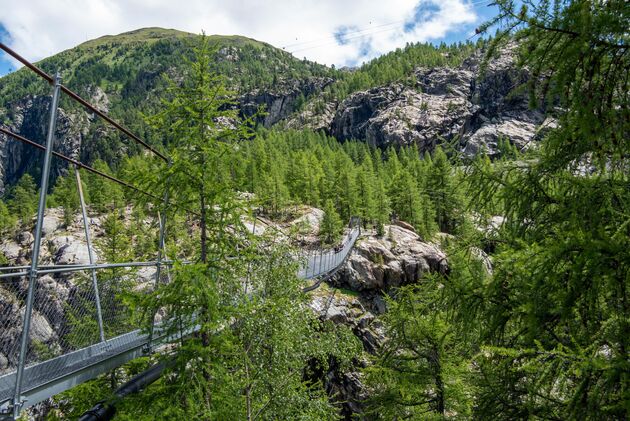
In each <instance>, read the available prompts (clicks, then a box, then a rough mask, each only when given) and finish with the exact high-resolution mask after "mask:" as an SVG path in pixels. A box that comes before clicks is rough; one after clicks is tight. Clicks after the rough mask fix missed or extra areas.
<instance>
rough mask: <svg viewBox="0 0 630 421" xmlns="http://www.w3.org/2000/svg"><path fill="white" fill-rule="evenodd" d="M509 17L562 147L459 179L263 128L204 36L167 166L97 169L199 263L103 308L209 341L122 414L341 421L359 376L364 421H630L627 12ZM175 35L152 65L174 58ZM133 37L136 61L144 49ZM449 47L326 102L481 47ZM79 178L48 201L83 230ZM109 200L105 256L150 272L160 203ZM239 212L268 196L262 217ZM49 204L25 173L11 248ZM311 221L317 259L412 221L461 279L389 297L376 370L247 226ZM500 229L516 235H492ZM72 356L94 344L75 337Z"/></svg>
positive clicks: (101, 191) (271, 243)
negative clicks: (334, 389) (140, 191)
mask: <svg viewBox="0 0 630 421" xmlns="http://www.w3.org/2000/svg"><path fill="white" fill-rule="evenodd" d="M497 3H498V6H499V8H500V11H501V15H500V16H499V17H498V18H497V20H496V21H493V22H490V23H489V25H488V26H484V27H483V28H481V29H487V28H488V27H489V26H490V25H492V24H496V23H499V24H500V31H499V32H498V33H497V35H496V37H495V38H494V39H493V41H492V42H491V43H490V44H489V46H488V50H489V54H492V53H493V51H494V50H495V48H497V47H498V46H500V45H501V43H502V42H504V41H510V42H514V41H516V45H517V48H518V51H519V53H520V58H521V64H522V65H524V66H527V67H528V68H529V69H530V70H531V71H532V72H533V75H534V77H533V78H532V84H531V86H530V89H531V99H532V102H533V103H538V104H546V105H549V106H554V107H555V106H556V105H557V106H558V107H557V108H559V109H561V110H562V111H561V113H560V114H559V120H560V121H559V123H560V124H559V125H558V128H557V129H554V130H552V131H551V132H549V134H548V135H547V136H546V137H545V139H543V141H542V143H541V147H540V149H539V150H537V151H534V152H532V153H531V155H529V156H527V159H524V157H523V156H521V155H520V154H519V153H518V152H517V151H516V150H515V149H514V147H513V145H512V144H511V143H510V141H509V139H503V138H502V139H500V140H499V149H500V151H501V155H502V157H501V159H499V160H497V161H495V162H494V163H492V162H490V160H489V159H488V157H486V156H483V155H482V156H478V157H477V158H476V159H475V160H474V161H473V162H470V163H467V164H468V165H467V166H466V167H463V166H457V165H459V164H461V163H459V162H455V161H454V157H451V159H449V156H448V155H449V154H448V152H449V151H446V152H445V151H443V150H442V149H440V148H437V149H436V150H435V151H434V152H433V154H426V155H424V156H422V155H421V154H420V153H419V152H418V149H417V148H414V147H407V148H401V149H399V150H394V149H389V150H387V151H384V152H382V151H380V150H378V149H374V148H371V147H369V146H367V145H366V144H364V143H359V142H355V141H349V142H345V143H343V144H341V143H339V142H337V141H336V140H335V139H333V138H330V137H328V136H326V135H325V134H323V133H315V132H312V131H307V130H304V131H278V130H263V129H259V128H256V127H255V125H253V124H252V123H251V122H248V121H246V122H243V121H240V120H239V118H238V116H237V115H236V113H235V112H234V111H232V109H231V108H230V107H229V106H228V105H229V104H230V101H231V99H230V98H232V97H233V96H232V93H231V92H230V90H228V89H227V88H226V85H225V80H224V78H221V77H220V76H218V75H217V74H216V73H214V71H216V68H215V67H214V64H213V63H214V62H213V57H215V55H214V54H215V52H214V50H212V49H211V48H210V47H209V46H208V43H207V41H208V40H207V39H204V38H202V41H201V44H200V45H199V47H198V48H196V49H195V50H194V60H193V61H192V63H189V64H188V65H187V66H188V68H189V71H187V72H184V74H185V77H186V78H185V79H184V82H183V83H181V84H179V85H178V84H174V83H170V82H168V81H164V80H163V82H161V83H164V92H166V94H167V98H166V100H165V102H164V108H163V112H161V113H159V114H156V115H154V116H153V117H151V118H149V119H148V121H149V123H150V124H149V128H147V129H146V130H147V131H148V132H162V133H169V136H168V137H166V138H164V139H161V142H162V146H163V147H164V149H165V150H167V151H168V155H169V156H170V157H172V160H171V162H169V163H168V164H166V163H163V162H157V160H152V159H150V158H148V157H140V156H137V155H136V156H132V157H127V158H125V159H124V160H122V161H121V162H119V163H118V165H117V166H116V167H115V168H113V169H110V168H109V167H108V165H107V164H106V163H105V162H99V164H98V165H99V166H100V167H99V168H101V169H102V170H103V171H104V172H112V173H114V174H116V175H117V176H119V177H122V178H124V179H126V180H131V179H135V181H137V182H140V183H141V184H142V185H143V187H144V188H147V189H151V191H152V192H154V193H155V194H159V193H158V192H162V191H164V190H166V191H167V192H168V200H167V202H168V203H167V206H166V208H165V209H160V211H161V212H163V213H162V214H161V216H164V217H168V220H169V225H168V226H169V230H170V233H169V237H170V238H171V239H170V240H169V243H168V244H167V251H168V254H169V255H170V256H172V257H174V258H182V259H183V258H186V259H189V258H192V259H194V263H193V264H191V265H176V267H175V269H174V270H173V272H172V279H171V282H168V283H159V284H157V285H156V288H155V290H152V291H150V292H146V293H143V294H131V293H130V288H129V285H128V284H126V283H124V282H119V281H116V282H112V281H114V280H116V279H119V280H120V279H123V278H122V277H121V276H120V274H116V273H112V274H111V277H109V278H108V277H107V276H105V278H103V279H104V280H103V282H104V284H105V287H104V292H103V294H104V295H105V296H106V298H105V300H107V299H108V298H107V297H112V298H111V300H112V303H111V306H112V308H114V309H115V310H116V317H120V319H115V320H116V325H117V326H120V327H121V328H126V327H127V326H128V325H129V323H131V321H133V324H137V320H138V319H140V320H141V321H142V322H143V323H144V324H145V325H147V326H148V323H149V322H150V321H151V320H152V318H153V316H154V313H155V309H160V311H161V312H163V314H164V315H167V316H170V317H165V318H164V319H163V320H165V328H166V329H167V330H168V331H169V333H172V334H177V333H181V332H182V331H183V330H187V329H191V328H192V327H193V326H196V325H199V326H201V327H200V330H199V332H198V333H197V334H194V335H190V337H188V338H186V339H183V338H182V340H181V341H179V342H178V343H177V344H176V346H177V351H178V352H177V355H176V362H175V365H174V366H173V367H172V368H171V370H170V372H169V373H168V374H167V375H166V376H164V377H162V378H161V379H160V380H159V381H158V382H157V383H155V384H154V385H152V386H151V387H149V388H148V389H147V390H146V391H145V392H144V393H143V394H141V395H138V396H135V397H133V398H131V399H129V400H126V401H124V402H123V403H122V405H121V407H120V408H119V411H120V412H119V414H120V415H119V416H120V418H121V419H131V418H140V419H156V418H172V419H248V420H252V419H256V418H260V419H317V420H319V419H335V418H336V417H337V416H338V415H339V411H338V408H337V407H335V405H333V404H332V403H331V402H330V399H329V397H328V396H327V395H326V392H325V389H324V385H323V380H322V378H323V376H322V373H327V372H328V370H339V371H340V372H343V371H344V370H346V369H348V368H349V367H351V365H352V364H355V366H354V369H359V367H358V366H360V369H361V370H362V377H361V379H362V381H363V380H364V381H365V384H366V385H367V386H368V389H366V390H368V391H369V394H368V396H367V397H366V399H365V400H364V401H363V402H361V404H363V405H364V408H365V411H366V412H365V416H366V417H369V418H370V419H384V420H390V419H436V420H438V419H445V418H453V419H482V420H486V419H497V420H512V419H536V420H537V419H545V420H564V419H579V420H582V419H584V420H589V419H627V418H628V417H629V416H630V406H629V402H630V374H629V369H628V368H629V366H630V362H629V359H628V349H629V347H630V316H629V315H630V304H629V301H628V287H629V285H630V275H629V274H630V217H629V215H630V175H629V174H630V173H629V172H628V168H629V167H630V162H629V160H628V156H629V154H630V136H628V133H629V132H630V128H629V123H628V122H629V121H630V119H629V118H628V92H630V89H629V86H628V77H627V69H628V68H630V58H629V56H628V54H627V52H628V48H629V47H628V44H627V42H628V35H627V22H628V17H629V13H630V11H629V10H628V7H627V2H625V1H621V0H610V1H607V2H601V3H600V2H592V1H587V0H575V1H570V2H560V1H557V2H536V3H529V2H528V3H527V4H528V5H529V6H528V7H524V8H522V9H516V8H515V7H514V4H513V3H512V2H511V1H509V0H498V1H497ZM161 34H162V33H161V32H160V31H157V35H155V36H153V38H151V39H152V41H151V43H150V45H153V46H156V45H161V42H162V41H160V40H156V39H155V38H156V37H161V36H162V35H161ZM169 34H170V32H169ZM171 35H173V34H171ZM175 35H176V34H175ZM135 36H136V34H129V35H128V36H127V37H126V38H125V39H124V43H123V44H124V45H133V44H134V43H135V42H136V40H135ZM233 41H234V42H239V43H241V44H242V45H243V46H244V47H247V48H252V49H257V48H258V49H264V48H266V47H265V46H264V45H256V44H255V43H254V42H253V41H249V40H245V39H240V38H239V39H235V40H233ZM109 42H110V40H109V39H108V38H105V39H102V40H100V41H98V42H94V43H93V44H91V45H88V46H87V47H86V48H88V47H89V48H95V49H99V48H101V47H102V46H109ZM252 43H254V44H252ZM160 48H165V47H160ZM445 48H446V47H438V48H434V47H429V46H420V45H416V46H409V47H408V48H407V49H406V50H404V51H403V50H401V51H396V52H394V53H391V54H390V55H388V56H385V57H384V58H382V59H380V60H376V61H375V62H373V63H370V64H368V65H366V66H365V67H364V68H363V69H361V70H358V71H356V72H354V73H351V74H349V75H346V76H342V77H341V79H340V81H338V82H337V83H336V84H333V85H332V87H331V88H330V89H329V90H328V92H327V94H328V95H331V96H334V97H335V98H343V97H344V96H346V95H348V94H349V93H350V92H353V91H354V90H356V89H365V88H366V87H369V86H372V85H373V84H381V83H387V82H391V81H393V80H401V81H402V82H404V83H411V84H413V83H414V82H413V80H412V79H411V78H410V79H407V80H403V79H404V77H405V76H407V77H409V75H410V74H411V73H410V71H411V70H410V69H412V68H413V67H415V66H417V65H421V64H422V63H429V64H431V63H435V64H451V65H456V64H457V63H459V62H461V60H462V59H463V58H464V57H465V55H466V54H467V53H468V51H467V48H469V45H468V44H467V45H465V46H458V47H452V48H453V49H452V50H448V49H447V50H446V52H448V53H449V55H448V56H446V55H443V54H436V52H440V51H441V52H445ZM252 51H253V50H252ZM440 57H441V58H440ZM490 57H491V56H490ZM440 60H442V61H440ZM394 64H396V65H394ZM389 67H391V68H392V69H393V70H392V71H388V70H387V69H388V68H389ZM366 75H367V76H366ZM368 76H369V77H368ZM401 78H403V79H401ZM210 98H219V99H218V100H217V101H216V102H212V101H210ZM319 99H320V98H317V99H316V100H319ZM304 100H307V99H300V102H303V101H304ZM226 120H229V121H230V124H220V123H219V122H220V121H226ZM209 169H211V170H209ZM69 179H71V177H67V178H62V179H60V181H58V183H57V184H56V186H55V188H54V190H53V192H52V195H51V197H50V200H51V203H58V204H60V205H62V206H64V207H67V208H68V210H69V214H71V213H72V211H73V209H76V201H75V200H74V199H72V198H73V197H74V196H73V195H74V192H73V190H72V186H71V183H69V181H68V180H69ZM98 183H99V182H98V181H96V179H92V178H91V177H86V191H87V192H88V194H89V196H90V200H91V201H92V204H91V206H92V207H93V208H94V209H98V210H99V211H106V212H109V216H108V217H107V218H106V219H105V221H104V226H105V230H106V232H107V236H106V238H104V241H103V243H102V244H101V248H102V250H103V252H104V253H105V255H106V257H107V259H109V260H111V261H117V260H118V259H129V258H132V257H134V256H137V254H138V253H140V252H142V253H149V254H150V253H155V252H156V250H157V246H156V238H155V230H154V229H147V228H143V224H142V221H143V220H144V219H145V216H146V215H145V214H144V213H143V211H141V210H140V209H144V208H145V207H144V206H143V205H150V206H146V209H151V212H152V213H151V216H153V217H155V216H156V215H155V214H156V213H157V209H158V208H159V206H160V203H153V202H151V201H149V203H147V201H139V200H137V198H134V197H133V194H130V193H128V192H122V191H121V190H118V189H110V190H108V189H105V188H103V186H102V185H99V184H98ZM240 192H251V193H254V195H253V196H252V197H253V200H252V201H251V203H250V202H247V201H245V200H243V199H242V198H241V196H240V195H239V193H240ZM248 197H249V196H248ZM35 198H36V187H35V184H34V182H33V179H32V177H30V176H28V175H25V176H24V177H22V179H21V180H20V181H19V182H18V183H17V184H16V185H15V186H14V187H13V188H11V189H10V190H9V191H8V193H7V195H6V197H5V200H6V204H5V203H4V202H0V230H6V231H9V230H11V228H12V226H14V224H15V223H16V221H17V220H18V219H21V220H22V222H23V223H25V224H29V223H30V220H31V217H32V214H33V212H34V206H35ZM71 199H72V200H71ZM129 202H134V204H135V205H136V206H135V207H134V211H133V212H135V213H134V214H133V215H131V217H130V218H127V219H126V217H123V216H124V215H123V214H122V213H121V210H120V208H121V206H122V205H123V204H127V203H129ZM175 202H177V203H179V204H180V207H175V206H172V203H175ZM299 204H307V205H311V206H317V207H321V208H323V209H324V212H325V216H324V219H323V221H322V229H321V235H322V240H323V242H327V243H334V242H335V241H336V239H337V238H338V236H339V234H340V227H341V225H342V224H343V223H344V222H345V221H346V220H347V218H349V217H350V216H353V215H359V216H361V217H362V220H363V223H364V224H365V226H366V227H370V226H373V227H375V228H376V230H377V233H378V234H379V235H381V236H382V235H384V234H385V229H384V225H385V224H386V223H387V222H388V221H389V219H390V218H391V217H396V218H399V219H401V220H404V221H406V222H408V223H410V224H412V225H413V226H414V228H415V229H416V230H417V232H418V233H419V234H420V235H421V237H422V238H423V239H424V240H430V239H437V238H439V239H440V240H441V242H442V246H443V248H444V249H445V250H446V251H447V255H448V266H449V270H448V271H447V273H444V274H440V275H437V274H434V275H432V276H425V277H423V278H422V279H419V280H418V282H417V283H415V284H413V285H406V286H402V287H400V288H393V289H392V290H390V291H388V293H389V296H388V297H386V303H387V312H386V313H384V314H383V315H381V316H379V317H380V322H382V327H383V330H384V332H385V333H386V335H387V340H386V341H384V342H383V345H382V347H381V348H380V349H378V350H377V351H376V352H375V354H374V355H370V356H365V355H361V351H360V349H359V345H358V344H357V341H356V338H355V337H354V336H353V335H352V334H351V332H349V331H348V329H344V328H340V327H338V326H337V327H335V326H332V325H328V324H326V323H323V322H322V321H321V320H320V319H318V318H317V316H316V315H315V313H314V312H312V311H310V310H309V309H308V308H307V303H306V301H305V300H306V298H305V296H304V295H303V294H302V293H301V291H300V287H301V284H300V281H299V280H298V279H297V278H296V276H295V273H296V269H297V267H296V265H295V263H294V262H293V259H292V258H291V256H292V255H293V253H294V252H295V251H294V250H292V249H291V248H290V247H289V246H288V245H286V244H283V243H281V242H279V240H278V239H277V238H272V237H265V236H253V235H251V234H250V233H249V232H248V230H247V229H245V227H244V225H243V219H244V218H245V217H251V212H252V209H251V208H250V206H257V207H259V208H260V209H261V210H262V212H264V213H266V214H267V216H269V217H271V218H277V219H281V218H282V217H283V212H285V211H286V209H287V208H288V207H290V206H293V205H299ZM136 207H137V208H138V209H135V208H136ZM164 213H166V214H164ZM496 216H501V217H502V220H503V221H504V222H503V223H502V224H500V225H499V226H495V227H494V228H495V229H493V230H488V229H486V228H487V227H488V226H489V225H490V222H491V219H492V218H493V217H496ZM193 226H194V227H195V229H192V228H191V227H193ZM437 231H442V232H446V233H449V234H452V235H448V236H436V235H435V234H436V232H437ZM193 235H196V236H199V239H198V240H197V238H195V239H194V240H193V239H191V238H192V237H193ZM134 237H141V238H143V239H145V240H144V241H145V242H143V243H141V242H139V241H138V240H137V239H135V240H134ZM390 239H391V237H390ZM234 256H238V257H239V258H238V259H234ZM377 259H378V258H375V260H377ZM380 260H381V261H378V262H376V263H379V264H382V263H383V261H382V257H381V258H380ZM110 282H111V285H112V287H111V288H112V289H108V287H107V286H106V285H108V283H110ZM116 288H119V289H116ZM341 293H342V294H346V295H356V294H355V293H353V294H348V293H347V291H343V290H341ZM120 297H123V299H121V298H120ZM114 301H115V302H114ZM120 302H122V303H123V304H122V305H121V304H120ZM134 318H137V319H134ZM89 323H92V325H89ZM126 324H127V325H126ZM86 326H88V327H89V328H90V330H92V331H93V330H94V328H93V321H91V320H89V319H88V318H86V317H85V316H84V317H83V318H79V317H77V318H74V319H71V320H70V327H71V329H73V330H74V331H76V332H79V331H80V329H85V328H86ZM71 340H73V341H76V343H77V345H81V344H82V342H81V340H82V337H80V336H78V335H77V336H76V338H75V337H71ZM35 348H36V352H39V353H42V354H44V353H45V349H44V348H43V346H42V345H41V344H38V345H36V346H35ZM359 357H365V359H369V364H364V363H363V360H364V358H359ZM142 364H145V362H142ZM136 368H138V367H136ZM128 371H129V373H131V372H133V371H134V369H129V370H128ZM112 383H116V382H112ZM95 385H97V386H98V387H99V389H98V392H94V395H95V397H96V396H98V397H99V398H100V397H104V396H105V397H106V395H107V394H106V393H102V389H103V388H105V387H107V385H104V384H103V379H102V378H101V379H97V380H96V381H94V382H91V383H87V384H86V385H82V386H81V387H80V388H79V389H77V390H76V391H71V392H68V394H66V397H67V400H66V401H64V402H63V404H62V405H65V408H66V410H67V411H68V412H67V414H73V415H75V414H79V413H80V412H81V408H83V409H85V408H86V407H87V406H89V405H91V404H92V403H93V400H92V399H88V400H86V397H85V395H81V393H82V394H85V393H92V389H91V388H93V387H95Z"/></svg>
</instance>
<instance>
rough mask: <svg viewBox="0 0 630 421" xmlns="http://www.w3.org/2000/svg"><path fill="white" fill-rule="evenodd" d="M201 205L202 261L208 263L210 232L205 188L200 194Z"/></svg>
mask: <svg viewBox="0 0 630 421" xmlns="http://www.w3.org/2000/svg"><path fill="white" fill-rule="evenodd" d="M200 197H201V198H200V205H201V221H200V223H199V227H200V229H201V261H202V262H203V263H208V250H207V247H208V246H207V240H208V233H207V228H206V198H205V195H204V192H203V189H202V191H201V194H200Z"/></svg>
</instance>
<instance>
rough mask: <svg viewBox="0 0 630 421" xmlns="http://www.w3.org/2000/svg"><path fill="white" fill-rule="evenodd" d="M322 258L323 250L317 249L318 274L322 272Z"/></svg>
mask: <svg viewBox="0 0 630 421" xmlns="http://www.w3.org/2000/svg"><path fill="white" fill-rule="evenodd" d="M323 258H324V250H321V249H320V250H319V274H320V275H321V274H322V260H323Z"/></svg>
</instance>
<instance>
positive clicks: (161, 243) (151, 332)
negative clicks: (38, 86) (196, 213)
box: [144, 192, 168, 354]
mask: <svg viewBox="0 0 630 421" xmlns="http://www.w3.org/2000/svg"><path fill="white" fill-rule="evenodd" d="M167 203H168V192H165V193H164V206H163V208H164V211H165V212H164V215H160V213H159V212H158V220H159V223H160V238H159V240H158V250H157V259H156V266H155V288H157V287H158V284H159V283H160V275H161V272H162V255H163V251H164V237H165V235H166V205H167ZM156 313H157V309H155V311H154V312H153V317H152V318H151V327H150V329H149V339H148V341H147V345H146V348H145V350H144V351H145V352H146V353H147V354H149V353H151V350H152V344H151V343H152V342H153V336H154V335H155V315H156Z"/></svg>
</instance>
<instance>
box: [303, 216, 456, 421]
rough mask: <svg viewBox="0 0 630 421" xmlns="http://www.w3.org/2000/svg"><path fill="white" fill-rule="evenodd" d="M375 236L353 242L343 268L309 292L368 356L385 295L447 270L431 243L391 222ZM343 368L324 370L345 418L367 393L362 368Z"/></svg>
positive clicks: (379, 328) (378, 333)
mask: <svg viewBox="0 0 630 421" xmlns="http://www.w3.org/2000/svg"><path fill="white" fill-rule="evenodd" d="M385 232H386V235H385V236H384V237H378V236H376V235H375V233H374V232H371V231H368V232H365V233H363V235H362V236H361V237H360V239H359V240H358V242H357V244H356V246H355V249H354V250H353V251H352V253H351V255H350V257H349V259H348V260H347V262H346V263H345V266H344V268H343V270H341V271H340V272H339V273H338V275H336V276H335V277H334V278H333V279H331V280H330V281H329V282H328V284H324V285H323V286H322V287H320V289H318V290H316V291H314V292H313V293H312V295H311V304H310V305H311V308H312V309H313V311H314V312H316V313H317V314H318V315H319V317H320V318H322V319H323V320H329V321H331V322H333V323H336V324H343V325H346V326H348V327H349V328H350V329H351V330H352V332H353V333H354V334H355V336H356V337H357V338H358V339H359V340H360V341H361V343H362V344H363V349H364V350H365V352H367V353H368V354H375V353H376V352H378V350H379V348H380V347H381V346H382V344H383V342H384V341H386V340H387V337H386V335H385V331H384V328H383V324H382V322H381V321H380V319H379V315H381V314H383V313H384V312H386V311H387V308H386V302H385V299H384V297H385V295H386V294H388V293H389V292H390V291H392V290H393V289H394V288H396V287H399V286H401V285H406V284H411V283H415V282H421V278H422V276H424V275H427V274H429V273H441V274H446V273H447V272H448V270H449V269H448V261H447V258H446V255H445V254H444V252H443V251H442V250H441V249H440V247H439V246H438V245H436V244H434V243H431V242H426V241H423V240H422V239H421V238H420V237H419V236H418V235H417V234H416V233H414V232H413V231H411V230H409V229H407V228H404V227H401V226H396V225H389V226H386V227H385ZM367 364H368V362H367V361H365V360H360V361H359V362H358V366H357V370H354V371H350V372H342V371H339V370H336V369H335V367H334V365H333V367H332V369H331V370H330V371H329V372H328V373H326V378H325V382H326V387H327V389H328V391H329V393H330V394H331V396H337V399H338V400H339V402H341V404H342V407H343V411H342V412H343V414H344V416H345V417H346V419H355V418H353V417H356V416H357V415H360V414H361V413H362V408H363V406H362V405H363V401H364V400H365V399H366V398H367V397H368V395H369V391H368V390H367V389H366V387H365V386H364V384H363V383H362V374H361V372H360V371H359V369H360V368H361V367H365V366H366V365H367Z"/></svg>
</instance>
